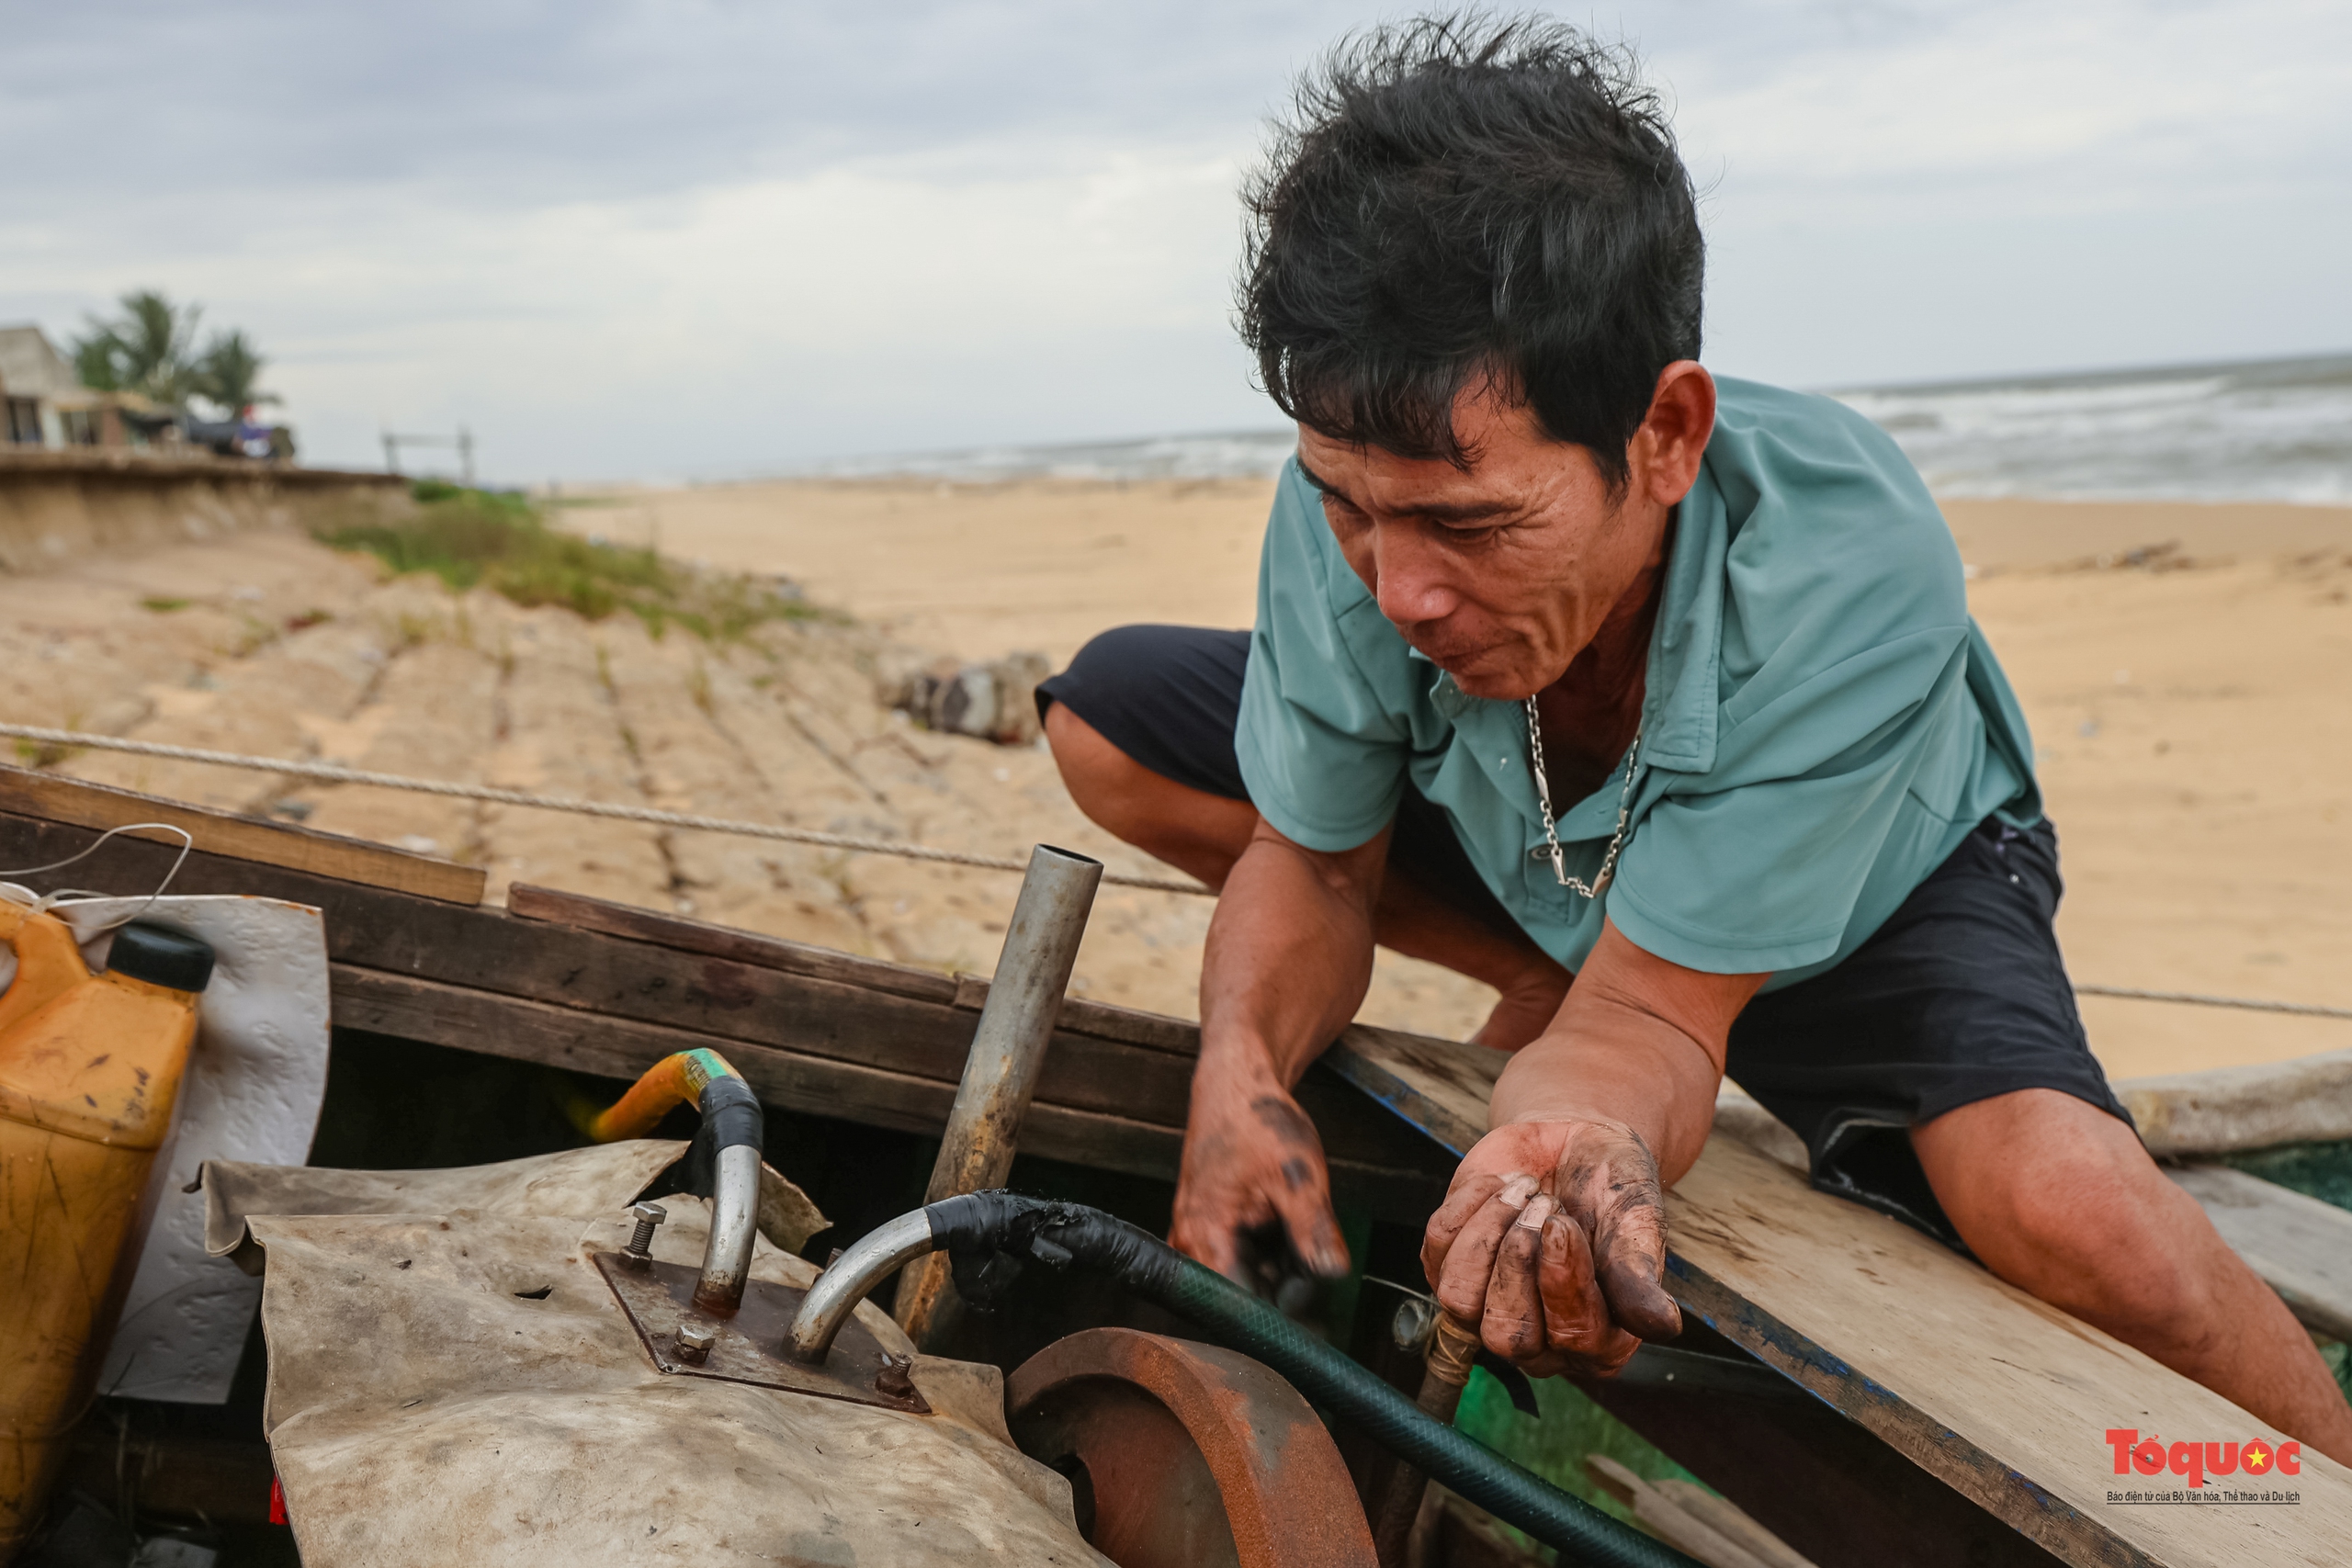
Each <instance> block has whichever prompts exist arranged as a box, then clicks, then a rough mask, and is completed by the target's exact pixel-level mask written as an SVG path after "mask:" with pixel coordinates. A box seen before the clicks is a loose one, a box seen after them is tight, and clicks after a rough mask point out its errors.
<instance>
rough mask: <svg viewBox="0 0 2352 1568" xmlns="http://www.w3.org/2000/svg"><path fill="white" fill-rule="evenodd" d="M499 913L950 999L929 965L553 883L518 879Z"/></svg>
mask: <svg viewBox="0 0 2352 1568" xmlns="http://www.w3.org/2000/svg"><path fill="white" fill-rule="evenodd" d="M506 911H507V913H509V914H511V915H514V916H516V917H517V918H519V919H526V920H538V921H543V922H545V923H547V924H549V925H559V926H570V927H571V928H573V929H574V930H576V931H602V932H603V933H605V935H607V936H620V937H628V938H630V939H632V940H634V941H637V942H652V943H654V944H656V945H657V946H661V947H666V948H670V949H673V951H675V952H679V953H702V954H704V955H706V956H707V957H711V958H726V959H731V960H733V961H734V962H736V963H738V964H751V965H752V966H753V967H755V968H761V969H774V970H777V971H779V972H781V973H783V974H786V975H805V976H809V977H810V978H812V979H819V980H832V981H836V982H839V983H840V984H842V985H846V986H859V987H864V988H865V989H867V990H872V991H883V992H888V993H889V994H890V995H893V996H902V997H913V998H917V999H919V1000H922V1001H927V1002H953V1001H954V1000H955V999H956V982H955V981H954V980H952V979H950V978H949V977H948V976H944V975H938V974H933V972H932V971H930V970H928V969H917V968H914V967H912V966H910V965H909V964H890V963H887V962H885V961H883V960H881V959H878V958H860V957H858V956H857V955H856V954H854V953H837V952H835V951H834V950H833V949H831V948H830V947H818V946H815V945H814V944H812V943H809V942H792V941H788V940H787V939H786V938H784V937H780V936H763V935H762V934H761V933H759V932H757V931H738V930H736V929H735V928H734V927H732V926H719V925H713V924H711V923H710V922H708V921H707V920H690V919H686V918H685V917H684V916H683V915H664V914H662V913H660V912H659V911H657V910H653V909H641V908H638V907H637V906H636V905H634V904H621V903H616V902H614V901H613V900H611V899H609V898H592V897H588V896H587V895H586V894H584V893H566V892H563V891H562V890H560V889H559V888H554V887H538V886H533V885H532V884H530V883H526V882H518V883H516V884H515V886H512V887H510V888H508V889H507V892H506Z"/></svg>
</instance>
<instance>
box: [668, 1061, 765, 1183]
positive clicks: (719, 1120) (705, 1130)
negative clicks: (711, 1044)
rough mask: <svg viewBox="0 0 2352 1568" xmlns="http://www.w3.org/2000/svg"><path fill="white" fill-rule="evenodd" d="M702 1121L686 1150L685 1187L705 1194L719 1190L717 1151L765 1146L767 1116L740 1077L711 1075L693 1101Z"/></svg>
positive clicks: (756, 1097)
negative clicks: (699, 1095)
mask: <svg viewBox="0 0 2352 1568" xmlns="http://www.w3.org/2000/svg"><path fill="white" fill-rule="evenodd" d="M695 1109H697V1110H699V1111H701V1112H702V1125H701V1127H699V1128H698V1129H696V1130H695V1141H694V1143H693V1145H691V1146H690V1147H688V1149H687V1150H686V1190H688V1191H689V1192H692V1193H693V1194H694V1195H695V1197H697V1198H708V1197H711V1196H713V1195H715V1194H716V1193H717V1192H718V1151H719V1150H721V1149H731V1148H737V1147H740V1146H741V1145H747V1144H748V1145H751V1146H752V1148H754V1149H762V1150H764V1149H765V1148H766V1147H767V1137H766V1133H767V1119H766V1117H765V1116H764V1115H763V1113H762V1112H761V1111H760V1097H759V1096H758V1095H755V1094H753V1093H752V1086H751V1085H749V1084H747V1083H745V1082H744V1081H743V1080H742V1079H741V1078H734V1077H727V1078H713V1079H711V1080H710V1081H709V1082H708V1083H707V1084H705V1085H703V1086H702V1096H701V1098H700V1099H699V1100H696V1101H695Z"/></svg>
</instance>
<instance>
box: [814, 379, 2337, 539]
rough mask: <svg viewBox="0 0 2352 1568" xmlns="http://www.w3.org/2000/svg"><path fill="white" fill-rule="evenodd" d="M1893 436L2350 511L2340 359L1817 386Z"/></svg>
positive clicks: (917, 474)
mask: <svg viewBox="0 0 2352 1568" xmlns="http://www.w3.org/2000/svg"><path fill="white" fill-rule="evenodd" d="M1826 390H1827V391H1828V392H1829V395H1830V396H1832V397H1835V398H1838V400H1841V401H1843V402H1845V403H1847V404H1848V405H1849V406H1850V407H1852V408H1854V409H1856V410H1859V411H1860V412H1862V413H1863V414H1866V415H1868V416H1869V417H1870V418H1871V419H1872V420H1875V421H1876V422H1877V423H1879V424H1880V425H1881V426H1882V427H1883V428H1884V429H1885V430H1886V432H1887V433H1888V434H1891V435H1893V436H1894V439H1895V441H1896V442H1897V443H1899V444H1900V445H1901V446H1902V447H1903V449H1904V451H1905V453H1907V454H1908V455H1909V457H1910V458H1911V460H1912V461H1913V462H1914V463H1916V464H1917V465H1918V468H1919V470H1920V472H1921V473H1922V474H1924V475H1925V476H1926V477H1927V479H1928V487H1929V488H1930V489H1932V490H1933V491H1935V492H1936V493H1937V494H1939V495H1944V496H2004V495H2013V496H2044V497H2057V498H2076V499H2084V500H2090V499H2103V500H2174V501H2275V502H2301V503H2304V504H2308V505H2337V506H2342V505H2352V354H2339V355H2319V356H2314V357H2307V358H2301V359H2264V360H2246V361H2239V362H2231V363H2224V364H2211V365H2173V366H2162V367H2154V368H2143V369H2135V370H2100V371H2087V372H2081V373H2076V374H2068V375H2045V376H2018V377H2007V378H1997V379H1983V380H1968V381H1942V382H1933V383H1921V384H1917V385H1902V386H1884V387H1851V388H1838V389H1826ZM1292 445H1293V443H1292V437H1291V434H1290V433H1289V432H1287V431H1284V430H1243V431H1218V432H1213V433H1209V434H1194V435H1162V436H1152V437H1148V438H1144V439H1138V440H1132V441H1102V442H1080V443H1069V444H1063V445H1057V446H984V447H973V448H969V449H966V450H961V451H952V452H928V453H913V454H893V455H886V456H878V457H858V458H848V459H842V460H840V461H836V462H831V463H825V464H820V465H816V466H815V467H813V468H809V469H804V470H802V471H803V472H804V473H814V474H818V475H822V476H826V477H834V478H880V477H885V476H891V477H913V478H930V479H940V480H942V481H947V482H960V483H970V482H987V481H989V480H1001V479H1034V478H1054V479H1095V480H1113V481H1117V480H1134V479H1259V478H1266V477H1271V476H1272V474H1273V473H1274V472H1275V471H1276V470H1277V469H1279V468H1281V467H1282V465H1283V461H1284V459H1286V458H1287V457H1289V456H1290V454H1291V447H1292Z"/></svg>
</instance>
